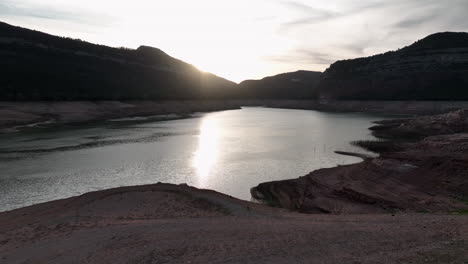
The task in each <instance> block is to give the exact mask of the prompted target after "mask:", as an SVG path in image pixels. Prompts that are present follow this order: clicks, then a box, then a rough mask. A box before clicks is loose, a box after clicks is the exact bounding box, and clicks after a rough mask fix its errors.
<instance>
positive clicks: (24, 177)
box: [0, 108, 382, 211]
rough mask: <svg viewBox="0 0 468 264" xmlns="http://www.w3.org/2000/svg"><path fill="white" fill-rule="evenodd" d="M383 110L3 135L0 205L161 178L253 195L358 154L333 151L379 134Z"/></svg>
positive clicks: (255, 113) (237, 114) (241, 114)
mask: <svg viewBox="0 0 468 264" xmlns="http://www.w3.org/2000/svg"><path fill="white" fill-rule="evenodd" d="M379 119H382V117H375V116H370V115H365V114H336V113H335V114H332V113H321V112H316V111H300V110H286V109H268V108H244V109H242V110H233V111H223V112H216V113H209V114H205V115H202V116H201V117H197V118H191V119H183V120H174V121H167V122H147V123H141V124H118V125H115V124H113V125H111V127H108V126H101V127H82V128H81V129H60V130H54V129H50V130H47V131H42V132H28V133H19V134H12V135H3V136H2V137H0V211H3V210H6V209H12V208H17V207H21V206H25V205H30V204H34V203H38V202H45V201H50V200H55V199H60V198H66V197H70V196H74V195H78V194H82V193H85V192H89V191H95V190H101V189H107V188H113V187H119V186H130V185H142V184H152V183H157V182H166V183H175V184H181V183H187V184H189V185H192V186H195V187H199V188H206V189H212V190H215V191H218V192H222V193H226V194H229V195H231V196H234V197H237V198H241V199H246V200H248V199H250V193H249V190H250V188H251V187H254V186H256V185H257V184H259V183H261V182H266V181H275V180H283V179H290V178H297V177H299V176H303V175H305V174H307V173H309V172H311V171H313V170H316V169H319V168H324V167H332V166H336V165H337V164H349V163H353V162H357V161H359V159H357V158H355V157H347V156H341V155H337V154H335V153H333V151H335V150H342V151H351V152H352V151H357V152H363V150H362V149H359V148H357V147H354V146H352V145H351V144H349V143H350V142H351V141H353V140H360V139H371V138H373V137H372V136H371V135H370V132H369V130H368V129H367V128H368V127H370V126H371V125H372V123H371V121H375V120H379ZM70 146H72V147H71V148H70ZM63 147H65V150H64V149H63ZM51 148H52V149H58V150H53V151H48V152H46V153H42V154H33V155H31V154H24V155H23V154H22V155H20V156H24V157H23V158H19V159H5V158H6V157H14V156H15V154H14V153H11V152H10V151H34V150H38V149H51Z"/></svg>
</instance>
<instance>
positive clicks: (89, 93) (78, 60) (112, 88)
mask: <svg viewBox="0 0 468 264" xmlns="http://www.w3.org/2000/svg"><path fill="white" fill-rule="evenodd" d="M0 72H1V73H2V78H1V79H0V100H114V99H151V100H159V99H205V98H207V99H213V98H216V99H220V98H222V97H224V96H228V95H230V94H231V93H232V92H233V89H234V88H235V83H233V82H230V81H227V80H225V79H222V78H220V77H217V76H215V75H212V74H209V73H204V72H201V71H199V70H198V69H196V68H195V67H194V66H192V65H190V64H188V63H185V62H183V61H180V60H177V59H175V58H172V57H171V56H169V55H167V54H166V53H164V52H163V51H161V50H159V49H156V48H151V47H146V46H142V47H140V48H138V49H137V50H132V49H125V48H111V47H106V46H102V45H95V44H91V43H87V42H84V41H81V40H75V39H69V38H61V37H56V36H52V35H48V34H45V33H41V32H37V31H32V30H28V29H24V28H20V27H14V26H11V25H8V24H5V23H0Z"/></svg>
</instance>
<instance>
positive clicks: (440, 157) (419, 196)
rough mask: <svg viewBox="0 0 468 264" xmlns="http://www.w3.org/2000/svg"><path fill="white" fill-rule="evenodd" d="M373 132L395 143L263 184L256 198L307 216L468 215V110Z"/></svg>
mask: <svg viewBox="0 0 468 264" xmlns="http://www.w3.org/2000/svg"><path fill="white" fill-rule="evenodd" d="M372 130H373V131H374V133H375V134H376V135H378V136H380V137H385V138H390V139H391V140H390V141H376V142H358V144H359V145H361V146H364V147H366V148H368V149H370V150H372V151H376V152H379V153H380V156H379V157H376V158H367V159H366V160H364V161H363V162H361V163H358V164H353V165H348V166H339V167H335V168H330V169H321V170H317V171H314V172H312V173H310V174H308V175H306V176H303V177H300V178H298V179H292V180H285V181H277V182H268V183H262V184H260V185H258V186H257V187H255V188H252V190H251V193H252V196H253V197H255V198H256V199H259V200H262V201H264V202H266V203H268V204H270V205H273V206H277V207H283V208H287V209H291V210H297V211H300V212H306V213H337V214H349V213H379V212H433V213H454V214H463V213H466V212H468V155H467V154H468V110H459V111H455V112H451V113H448V114H443V115H437V116H426V117H420V118H414V119H405V120H391V121H385V122H382V123H381V125H379V126H376V127H373V128H372ZM403 136H406V140H402V137H403ZM395 139H398V140H395Z"/></svg>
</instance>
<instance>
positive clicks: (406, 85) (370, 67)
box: [319, 32, 468, 100]
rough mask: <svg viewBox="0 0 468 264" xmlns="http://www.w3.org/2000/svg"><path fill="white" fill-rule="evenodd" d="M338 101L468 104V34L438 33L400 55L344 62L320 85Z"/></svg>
mask: <svg viewBox="0 0 468 264" xmlns="http://www.w3.org/2000/svg"><path fill="white" fill-rule="evenodd" d="M319 92H320V96H321V97H323V98H333V99H379V100H380V99H386V100H408V99H413V100H466V99H468V33H451V32H446V33H437V34H433V35H430V36H428V37H426V38H424V39H422V40H420V41H417V42H416V43H414V44H413V45H410V46H408V47H405V48H403V49H400V50H398V51H392V52H387V53H384V54H380V55H376V56H372V57H367V58H359V59H354V60H344V61H338V62H336V63H334V64H332V65H331V66H330V68H329V69H327V70H326V71H325V72H324V74H323V76H322V79H321V81H320V85H319Z"/></svg>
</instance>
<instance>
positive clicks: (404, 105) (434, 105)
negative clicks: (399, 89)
mask: <svg viewBox="0 0 468 264" xmlns="http://www.w3.org/2000/svg"><path fill="white" fill-rule="evenodd" d="M237 102H239V104H240V105H243V106H248V105H250V106H265V107H273V108H287V109H303V110H317V111H326V112H365V113H373V114H388V115H429V114H430V115H433V114H443V113H447V112H450V111H454V110H458V109H462V108H468V101H352V100H347V101H332V100H330V101H328V100H321V101H316V100H242V101H237Z"/></svg>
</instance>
